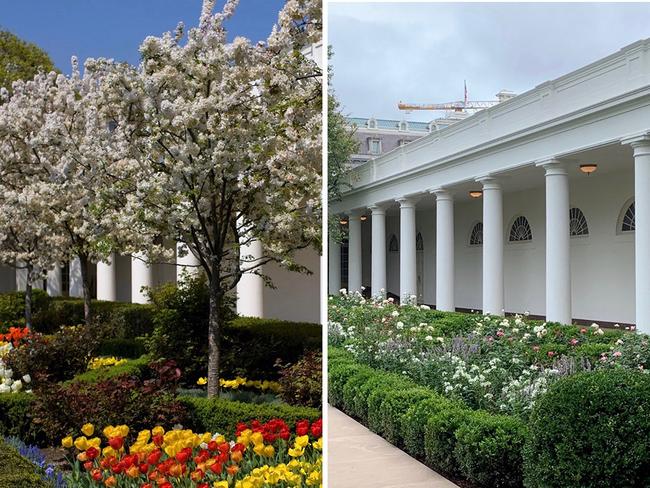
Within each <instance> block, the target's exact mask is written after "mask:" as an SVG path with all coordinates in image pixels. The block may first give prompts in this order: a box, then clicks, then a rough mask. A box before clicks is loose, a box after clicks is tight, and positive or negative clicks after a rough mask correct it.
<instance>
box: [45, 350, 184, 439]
mask: <svg viewBox="0 0 650 488" xmlns="http://www.w3.org/2000/svg"><path fill="white" fill-rule="evenodd" d="M179 378H180V370H178V368H176V366H175V364H174V363H173V362H171V361H167V362H157V363H151V364H150V365H149V371H148V374H147V375H146V376H145V378H144V379H143V378H140V377H138V376H135V375H129V374H124V375H121V376H117V377H112V378H107V379H104V380H100V381H97V382H95V383H91V382H83V381H75V382H72V383H68V384H57V385H55V384H50V385H44V386H42V387H39V389H38V390H36V391H35V394H36V401H35V402H34V407H33V423H34V424H35V425H36V426H37V427H38V428H39V429H41V430H42V431H43V433H44V435H45V438H46V441H47V442H49V444H50V445H58V443H59V441H60V439H61V438H62V437H65V436H66V435H68V434H70V433H73V432H76V431H77V430H78V429H79V426H80V425H82V424H84V423H86V422H90V423H93V424H95V425H103V426H105V425H115V424H126V425H129V426H131V428H133V429H134V431H137V430H140V429H147V428H150V427H151V426H152V425H158V424H160V425H165V426H173V425H175V424H178V423H180V424H184V423H185V420H186V412H185V409H184V408H183V406H182V404H181V403H180V402H179V401H178V400H177V399H176V389H177V385H178V380H179Z"/></svg>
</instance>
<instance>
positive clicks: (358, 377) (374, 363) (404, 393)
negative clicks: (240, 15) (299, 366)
mask: <svg viewBox="0 0 650 488" xmlns="http://www.w3.org/2000/svg"><path fill="white" fill-rule="evenodd" d="M329 309H330V310H329V317H330V323H329V340H330V343H331V344H334V345H335V347H330V353H329V385H330V387H329V391H330V399H329V400H330V403H332V404H333V405H335V406H337V407H338V408H340V409H341V410H343V411H345V412H347V413H348V414H350V415H352V416H353V417H356V418H357V419H358V420H359V421H361V422H363V423H364V424H366V425H367V426H368V427H369V428H370V429H371V430H373V431H375V432H376V433H378V434H379V435H382V436H383V437H385V438H386V439H387V440H389V441H390V442H392V443H393V444H395V445H397V446H398V447H401V448H402V449H404V450H405V451H406V452H408V453H409V454H411V455H412V456H414V457H416V458H419V459H421V460H423V461H424V462H425V463H426V464H428V465H429V466H431V467H432V468H433V469H436V470H438V471H441V472H444V473H446V474H447V475H450V476H452V477H462V478H464V479H466V480H469V481H470V482H472V483H473V484H475V485H477V486H485V487H513V488H514V487H521V486H526V487H535V488H537V487H538V486H540V487H541V486H545V487H551V486H557V487H560V486H561V487H563V488H567V487H575V488H578V487H581V488H583V487H586V486H603V487H605V486H641V485H638V484H635V483H638V480H640V479H644V476H646V478H647V472H648V466H647V463H646V462H645V459H647V456H644V455H641V454H640V453H644V452H647V451H648V450H650V440H646V439H647V438H648V437H649V436H650V424H649V423H648V422H647V421H646V420H644V419H645V418H646V417H647V415H646V414H645V412H646V411H647V410H646V407H645V405H646V404H647V402H648V401H650V394H649V393H648V392H649V391H650V376H648V375H647V372H648V368H650V346H649V339H648V336H646V335H644V334H637V333H629V332H628V333H626V332H625V331H624V330H604V329H601V328H600V327H599V326H598V325H597V324H593V325H592V326H590V327H577V326H566V325H561V324H552V323H543V322H540V321H533V320H528V318H527V317H525V316H515V317H508V318H503V317H487V316H482V315H477V314H457V313H444V312H439V311H434V310H429V309H428V308H427V307H417V306H413V305H403V306H396V305H395V304H393V303H392V302H391V301H390V300H385V301H369V300H364V299H363V298H361V297H360V296H358V295H354V296H349V295H343V296H339V297H332V298H330V307H329ZM586 385H588V386H586ZM616 385H619V386H616ZM568 392H569V393H568ZM547 398H548V400H547ZM551 399H552V400H551ZM538 405H539V406H538ZM549 405H551V406H552V408H554V409H556V412H555V413H553V414H547V412H546V410H548V409H549V408H550V407H549ZM621 412H623V413H624V414H622V413H621ZM639 412H644V413H643V414H640V413H639ZM590 419H595V420H594V421H592V420H590ZM549 422H551V423H552V427H553V428H552V429H549V425H551V424H550V423H549ZM576 426H579V427H576ZM586 446H588V450H589V452H592V455H589V456H586V455H584V450H585V449H586V448H587V447H586ZM569 453H570V454H569ZM563 459H572V461H571V462H563V461H562V460H563ZM571 466H575V467H576V469H572V468H571ZM621 466H626V468H625V469H624V470H622V469H621ZM578 468H579V469H578ZM623 472H624V474H625V476H622V473H623ZM524 473H526V476H524ZM644 473H645V474H644ZM596 479H598V481H596ZM540 480H542V481H540ZM553 480H555V481H553ZM630 480H633V481H630ZM621 483H622V484H621ZM630 483H631V484H630ZM644 486H645V485H644Z"/></svg>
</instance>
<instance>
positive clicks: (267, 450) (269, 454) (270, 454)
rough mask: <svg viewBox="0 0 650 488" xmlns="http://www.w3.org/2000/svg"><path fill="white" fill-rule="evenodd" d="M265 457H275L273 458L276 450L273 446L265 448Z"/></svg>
mask: <svg viewBox="0 0 650 488" xmlns="http://www.w3.org/2000/svg"><path fill="white" fill-rule="evenodd" d="M264 455H265V456H266V457H273V456H275V448H274V447H273V446H271V445H269V446H266V447H265V448H264Z"/></svg>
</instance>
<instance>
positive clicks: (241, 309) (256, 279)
mask: <svg viewBox="0 0 650 488" xmlns="http://www.w3.org/2000/svg"><path fill="white" fill-rule="evenodd" d="M262 253H263V249H262V243H261V242H260V241H251V242H249V243H248V244H245V245H243V246H241V249H240V259H241V260H242V261H246V262H248V263H253V264H254V263H255V261H256V260H259V259H261V258H262ZM249 265H250V264H249ZM244 266H246V264H244ZM260 271H261V270H260ZM237 313H238V314H239V315H241V316H244V317H264V280H262V277H261V276H258V275H256V274H251V273H244V275H243V276H242V277H241V279H240V280H239V283H238V284H237Z"/></svg>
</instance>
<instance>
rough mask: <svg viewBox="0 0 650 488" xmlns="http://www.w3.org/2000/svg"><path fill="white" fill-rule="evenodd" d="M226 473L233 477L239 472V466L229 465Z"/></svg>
mask: <svg viewBox="0 0 650 488" xmlns="http://www.w3.org/2000/svg"><path fill="white" fill-rule="evenodd" d="M226 471H227V472H228V474H229V475H230V476H235V475H236V474H237V473H238V472H239V466H237V465H236V464H231V465H230V466H228V467H227V468H226Z"/></svg>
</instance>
